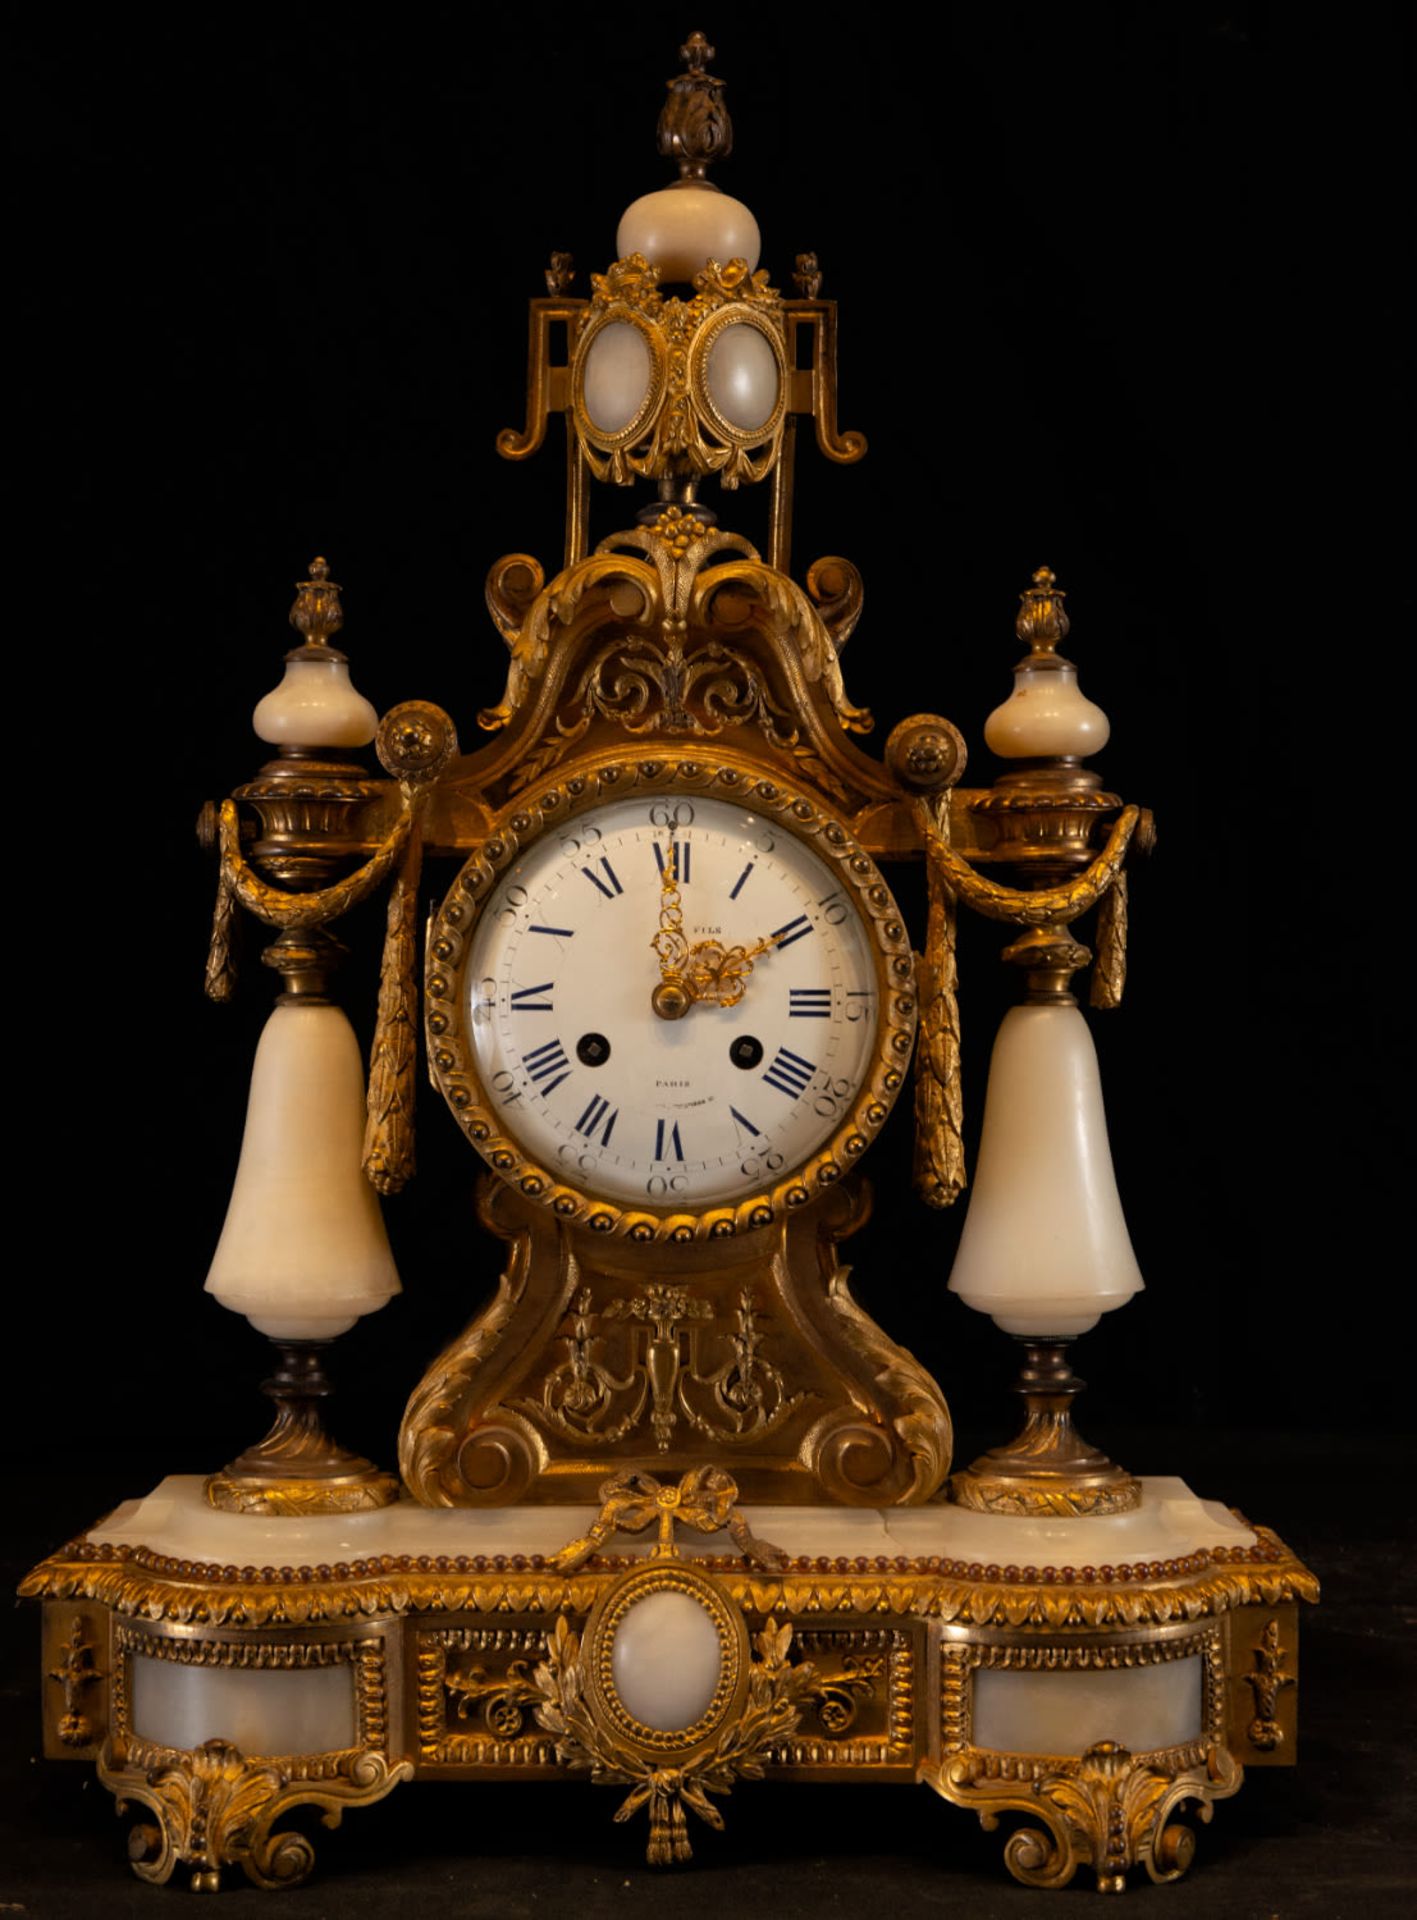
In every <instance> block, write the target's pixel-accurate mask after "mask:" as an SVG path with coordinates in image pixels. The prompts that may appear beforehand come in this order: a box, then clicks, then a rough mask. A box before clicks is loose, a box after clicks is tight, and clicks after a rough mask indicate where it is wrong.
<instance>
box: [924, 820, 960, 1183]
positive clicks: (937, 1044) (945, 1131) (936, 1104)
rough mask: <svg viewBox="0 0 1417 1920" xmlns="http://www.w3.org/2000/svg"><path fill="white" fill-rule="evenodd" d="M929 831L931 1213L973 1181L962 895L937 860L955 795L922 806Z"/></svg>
mask: <svg viewBox="0 0 1417 1920" xmlns="http://www.w3.org/2000/svg"><path fill="white" fill-rule="evenodd" d="M919 806H920V812H921V815H922V825H924V827H925V833H924V839H925V864H926V872H927V874H928V877H929V889H930V893H929V899H930V906H929V916H928V920H927V923H926V928H925V951H924V953H923V954H921V955H920V956H918V967H917V973H918V977H919V981H920V1036H919V1039H918V1040H917V1042H916V1048H915V1187H916V1191H917V1192H918V1193H919V1195H920V1197H921V1199H922V1200H923V1201H924V1202H925V1204H926V1205H927V1206H930V1207H948V1206H953V1204H954V1202H955V1201H956V1200H957V1199H958V1198H959V1196H960V1194H961V1193H962V1192H963V1191H964V1188H965V1186H966V1184H967V1181H968V1175H967V1174H966V1172H965V1166H964V1087H963V1084H962V1082H961V1080H960V1056H959V1003H958V1000H957V998H956V988H957V985H958V979H959V975H958V970H957V967H956V964H955V926H956V919H957V906H956V901H955V893H954V889H953V887H951V885H950V883H949V880H948V878H947V877H946V873H945V865H944V862H943V861H941V860H939V859H937V858H936V855H935V849H936V847H937V846H941V845H944V844H947V838H948V834H949V819H950V815H949V797H948V795H946V796H945V798H944V803H943V805H940V806H938V807H932V806H931V805H930V803H929V802H928V801H925V800H922V801H921V802H920V803H919Z"/></svg>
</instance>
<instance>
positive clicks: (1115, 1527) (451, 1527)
mask: <svg viewBox="0 0 1417 1920" xmlns="http://www.w3.org/2000/svg"><path fill="white" fill-rule="evenodd" d="M204 1484H205V1483H204V1481H203V1480H202V1478H201V1476H200V1475H197V1474H170V1475H169V1476H168V1478H167V1479H165V1480H164V1481H163V1482H162V1483H161V1485H159V1486H158V1487H157V1488H155V1490H154V1491H153V1492H152V1493H150V1494H147V1495H146V1496H145V1497H144V1498H142V1499H140V1500H127V1501H125V1502H124V1503H123V1505H122V1506H121V1507H118V1508H116V1509H115V1510H114V1512H113V1513H111V1514H110V1515H109V1516H108V1518H107V1519H106V1520H103V1521H100V1523H99V1524H98V1525H97V1526H96V1527H92V1528H90V1530H89V1532H88V1533H87V1534H86V1535H85V1536H84V1537H85V1539H86V1540H87V1541H88V1542H89V1543H90V1544H91V1545H93V1546H127V1547H141V1548H143V1549H145V1550H146V1551H147V1552H148V1553H152V1554H165V1555H170V1556H171V1557H172V1558H174V1559H177V1560H202V1561H212V1562H215V1563H217V1564H218V1565H224V1564H226V1563H227V1562H229V1561H234V1562H236V1563H237V1564H238V1565H243V1566H245V1565H251V1564H253V1563H254V1564H255V1565H257V1566H261V1565H275V1566H289V1565H291V1564H294V1565H296V1566H301V1565H318V1564H319V1563H320V1562H322V1561H324V1562H327V1563H329V1562H335V1561H341V1560H344V1561H351V1560H361V1559H367V1558H368V1557H370V1556H371V1555H382V1554H394V1555H396V1556H404V1555H409V1556H413V1557H417V1556H419V1555H422V1554H433V1555H435V1556H436V1555H439V1554H443V1555H458V1554H462V1555H472V1556H476V1555H478V1554H482V1555H484V1556H487V1557H493V1556H495V1555H497V1554H499V1553H501V1554H512V1553H517V1554H523V1555H527V1556H530V1555H533V1554H550V1553H554V1552H555V1551H556V1550H557V1548H558V1547H562V1546H564V1545H565V1543H566V1541H568V1540H572V1539H574V1538H575V1537H576V1535H577V1534H578V1533H580V1532H581V1531H582V1530H583V1529H584V1526H585V1519H586V1509H585V1508H584V1507H482V1508H453V1507H422V1506H419V1505H418V1504H417V1503H416V1502H414V1501H412V1500H401V1501H399V1502H398V1503H397V1504H396V1505H394V1506H391V1507H385V1508H382V1509H379V1510H378V1511H373V1512H367V1513H343V1514H313V1515H291V1516H282V1515H265V1514H256V1513H242V1514H233V1513H219V1512H216V1511H214V1510H213V1509H212V1508H211V1507H210V1506H209V1505H208V1504H207V1502H206V1500H205V1498H204V1496H203V1486H204ZM1141 1485H1142V1502H1141V1505H1140V1506H1139V1507H1138V1508H1137V1509H1136V1511H1135V1512H1133V1513H1125V1514H1115V1515H1108V1516H1104V1517H1102V1518H1075V1517H1067V1518H1061V1519H1058V1518H1037V1517H1032V1516H1030V1517H1019V1516H1016V1515H1011V1514H990V1513H975V1512H970V1511H968V1510H966V1509H965V1508H962V1507H956V1506H953V1505H947V1504H943V1503H940V1504H935V1505H931V1506H924V1507H884V1508H877V1507H753V1506H745V1507H744V1508H743V1512H744V1513H745V1515H746V1516H747V1519H748V1521H749V1524H750V1525H751V1527H752V1530H753V1532H754V1533H756V1534H760V1535H761V1536H762V1537H763V1538H764V1539H766V1540H771V1541H773V1542H774V1543H775V1544H776V1545H777V1546H780V1547H781V1548H782V1549H783V1550H784V1551H785V1552H786V1553H789V1554H792V1555H798V1554H806V1555H809V1556H811V1557H813V1558H816V1557H818V1556H820V1555H822V1554H826V1555H828V1556H829V1557H831V1558H832V1559H835V1558H837V1557H838V1556H839V1555H843V1554H844V1555H846V1556H847V1557H848V1558H852V1559H854V1558H855V1557H857V1556H858V1555H861V1554H865V1555H867V1556H868V1557H872V1558H874V1557H875V1556H877V1555H879V1554H886V1555H889V1556H895V1555H897V1554H906V1555H907V1556H909V1557H910V1558H912V1559H920V1558H929V1557H930V1556H932V1555H943V1556H946V1557H948V1558H950V1559H954V1560H962V1561H966V1562H968V1561H975V1560H978V1561H982V1562H984V1563H985V1564H986V1565H987V1564H988V1563H990V1562H993V1561H998V1562H1000V1563H1001V1564H1008V1563H1013V1564H1015V1565H1017V1566H1020V1567H1024V1566H1031V1567H1038V1568H1041V1567H1047V1566H1051V1567H1059V1568H1061V1567H1064V1566H1071V1567H1083V1566H1087V1565H1089V1564H1095V1565H1098V1566H1101V1565H1105V1564H1108V1563H1110V1564H1112V1565H1119V1564H1123V1563H1128V1562H1139V1561H1151V1560H1169V1559H1175V1558H1178V1557H1180V1556H1181V1555H1184V1554H1188V1553H1193V1552H1195V1551H1196V1550H1197V1549H1198V1548H1202V1547H1212V1546H1224V1547H1250V1546H1253V1545H1254V1543H1255V1539H1256V1535H1255V1532H1254V1530H1253V1529H1252V1528H1251V1527H1248V1526H1247V1525H1246V1524H1245V1522H1244V1521H1243V1520H1241V1519H1239V1518H1237V1516H1236V1515H1235V1514H1234V1513H1232V1512H1231V1511H1230V1509H1229V1508H1228V1507H1225V1506H1223V1505H1222V1504H1221V1503H1220V1502H1219V1501H1217V1500H1201V1499H1198V1498H1197V1497H1196V1495H1195V1494H1193V1493H1192V1492H1191V1490H1190V1488H1189V1487H1188V1486H1187V1485H1186V1483H1185V1481H1184V1480H1180V1479H1176V1478H1173V1477H1170V1476H1153V1477H1151V1478H1149V1479H1143V1481H1142V1483H1141ZM679 1539H680V1542H681V1545H682V1549H683V1551H684V1552H685V1553H687V1554H695V1553H699V1552H703V1553H710V1554H717V1553H721V1552H722V1549H723V1542H722V1540H721V1539H715V1538H714V1537H713V1536H711V1535H707V1534H696V1533H694V1532H693V1531H692V1530H691V1529H689V1528H682V1529H681V1530H680V1533H679ZM652 1547H653V1540H652V1539H651V1538H649V1537H643V1538H636V1537H633V1536H625V1537H623V1538H621V1539H620V1540H618V1541H617V1543H616V1552H617V1553H625V1554H635V1553H648V1552H650V1551H651V1550H652Z"/></svg>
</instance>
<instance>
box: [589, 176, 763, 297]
mask: <svg viewBox="0 0 1417 1920" xmlns="http://www.w3.org/2000/svg"><path fill="white" fill-rule="evenodd" d="M762 247H763V242H762V236H761V234H760V233H759V232H758V223H757V221H756V220H755V219H754V218H753V216H752V214H751V213H750V212H749V210H748V208H747V207H745V206H744V205H743V202H742V201H741V200H735V199H734V198H733V196H732V194H728V193H720V192H718V190H717V189H716V188H714V187H706V186H682V187H662V188H661V189H660V190H659V191H658V192H657V193H647V194H645V195H644V196H643V197H642V198H641V199H639V200H636V201H633V202H632V203H631V205H630V206H628V207H626V209H625V211H624V213H623V214H622V215H621V216H620V226H619V230H618V232H617V233H616V236H615V249H616V253H617V254H618V256H619V258H620V259H621V260H624V259H627V258H628V256H629V255H630V254H632V253H638V254H641V255H643V257H644V258H645V259H646V260H648V262H649V264H650V265H651V266H652V267H658V268H659V277H660V279H661V280H662V281H664V282H665V283H666V284H668V285H676V284H678V283H681V282H691V281H692V280H693V278H694V275H695V274H696V273H702V272H703V270H704V267H705V266H706V265H707V264H708V262H709V261H710V260H716V261H717V262H718V264H719V265H720V266H727V264H728V262H729V261H730V260H746V261H747V263H748V271H749V272H750V273H751V272H752V271H753V269H754V268H755V267H756V266H757V264H758V256H759V255H760V254H761V252H762Z"/></svg>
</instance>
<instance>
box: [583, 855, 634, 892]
mask: <svg viewBox="0 0 1417 1920" xmlns="http://www.w3.org/2000/svg"><path fill="white" fill-rule="evenodd" d="M600 865H601V866H602V867H603V868H604V870H605V880H608V881H609V882H610V885H609V886H608V887H607V886H606V884H605V880H602V879H601V877H600V875H599V874H598V873H594V872H592V870H591V869H590V868H589V867H582V868H581V872H582V873H583V874H584V875H585V877H586V879H587V880H589V882H590V884H591V885H592V886H593V887H595V888H596V889H597V890H598V891H599V892H600V893H603V894H604V895H605V897H606V899H607V900H613V899H614V898H615V896H616V894H617V893H623V892H624V891H625V889H624V888H623V887H622V886H621V885H620V876H619V874H618V873H616V871H615V869H614V867H612V866H611V864H610V862H609V861H608V860H607V859H606V857H605V855H604V854H603V853H602V854H601V856H600Z"/></svg>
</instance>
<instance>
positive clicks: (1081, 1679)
mask: <svg viewBox="0 0 1417 1920" xmlns="http://www.w3.org/2000/svg"><path fill="white" fill-rule="evenodd" d="M1201 1669H1202V1659H1201V1655H1200V1654H1198V1653H1193V1654H1187V1655H1185V1656H1184V1657H1183V1658H1182V1659H1179V1660H1163V1661H1160V1662H1159V1663H1157V1664H1156V1665H1155V1666H1139V1667H1118V1668H1113V1669H1104V1670H1102V1671H1099V1672H1092V1671H1088V1670H1086V1669H1081V1670H1077V1669H1070V1670H1068V1671H1066V1672H1061V1673H1060V1672H1053V1673H1030V1672H1028V1671H1018V1670H1015V1669H1010V1668H999V1667H994V1668H991V1667H983V1668H981V1669H980V1670H979V1672H978V1673H976V1674H975V1676H974V1713H973V1734H972V1738H973V1743H974V1745H975V1746H976V1747H990V1748H992V1749H993V1750H994V1751H996V1752H998V1753H1048V1754H1059V1755H1071V1754H1081V1753H1085V1752H1086V1751H1087V1749H1088V1748H1089V1747H1091V1746H1095V1745H1096V1744H1097V1742H1098V1741H1099V1740H1115V1741H1117V1742H1118V1743H1119V1745H1121V1746H1124V1747H1127V1748H1129V1749H1130V1751H1131V1752H1133V1753H1151V1752H1154V1751H1155V1750H1156V1749H1157V1748H1158V1747H1179V1746H1181V1745H1183V1744H1184V1743H1185V1742H1186V1741H1189V1740H1196V1739H1199V1737H1200V1733H1201V1713H1202V1690H1201V1678H1202V1674H1201Z"/></svg>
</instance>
